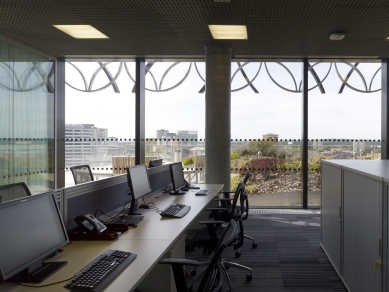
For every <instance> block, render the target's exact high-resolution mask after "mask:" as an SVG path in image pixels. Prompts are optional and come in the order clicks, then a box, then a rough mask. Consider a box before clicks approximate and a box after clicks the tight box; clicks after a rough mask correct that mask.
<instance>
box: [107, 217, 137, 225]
mask: <svg viewBox="0 0 389 292" xmlns="http://www.w3.org/2000/svg"><path fill="white" fill-rule="evenodd" d="M142 220H143V216H139V215H135V216H131V215H129V216H125V217H119V218H116V219H114V220H113V221H112V222H109V223H115V224H117V223H123V224H126V225H129V226H135V225H137V224H138V223H139V222H140V221H142Z"/></svg>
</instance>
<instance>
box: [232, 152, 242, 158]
mask: <svg viewBox="0 0 389 292" xmlns="http://www.w3.org/2000/svg"><path fill="white" fill-rule="evenodd" d="M239 156H240V155H239V153H238V152H231V159H238V158H239Z"/></svg>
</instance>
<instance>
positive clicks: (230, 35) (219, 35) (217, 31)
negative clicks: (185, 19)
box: [208, 25, 247, 40]
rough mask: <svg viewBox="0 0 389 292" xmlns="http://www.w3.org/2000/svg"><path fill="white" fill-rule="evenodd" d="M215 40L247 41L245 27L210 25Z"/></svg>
mask: <svg viewBox="0 0 389 292" xmlns="http://www.w3.org/2000/svg"><path fill="white" fill-rule="evenodd" d="M208 27H209V30H210V31H211V33H212V37H213V38H214V39H215V40H247V29H246V26H245V25H208Z"/></svg>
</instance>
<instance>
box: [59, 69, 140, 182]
mask: <svg viewBox="0 0 389 292" xmlns="http://www.w3.org/2000/svg"><path fill="white" fill-rule="evenodd" d="M134 78H135V63H134V62H72V63H70V62H68V63H66V83H67V86H66V125H65V166H66V171H65V185H66V186H69V185H73V184H74V179H73V176H72V174H71V172H70V169H69V168H70V167H71V166H76V165H84V164H87V165H90V167H91V169H92V173H93V176H94V179H95V180H96V179H102V178H106V177H110V176H112V175H115V174H120V173H125V172H126V167H128V166H131V165H134V164H135V150H134V149H135V144H134V139H135V91H134V84H135V83H134Z"/></svg>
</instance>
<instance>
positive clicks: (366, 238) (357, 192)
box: [343, 170, 382, 292]
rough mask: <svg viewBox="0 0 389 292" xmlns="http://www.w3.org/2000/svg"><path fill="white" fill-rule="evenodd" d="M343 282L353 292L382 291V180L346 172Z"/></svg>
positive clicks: (344, 175)
mask: <svg viewBox="0 0 389 292" xmlns="http://www.w3.org/2000/svg"><path fill="white" fill-rule="evenodd" d="M343 195H344V202H343V203H344V205H343V206H344V216H343V230H344V231H343V280H344V282H345V284H346V285H347V287H348V288H349V289H350V291H353V292H359V291H360V292H365V291H382V287H381V281H382V271H381V270H376V269H375V266H374V264H375V261H376V260H381V257H380V242H381V239H382V181H381V180H374V179H372V178H370V177H367V176H362V175H360V174H357V173H352V172H349V171H347V170H343Z"/></svg>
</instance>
